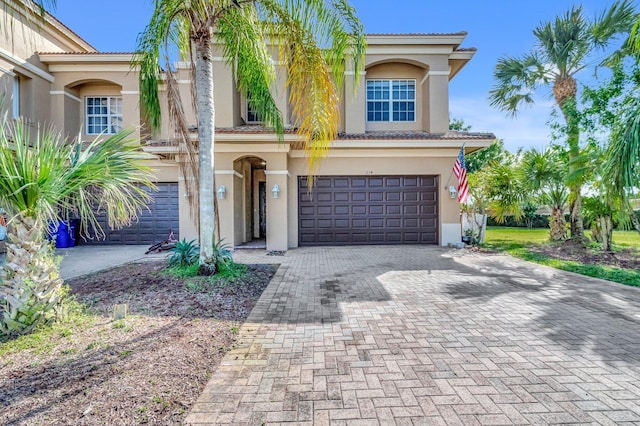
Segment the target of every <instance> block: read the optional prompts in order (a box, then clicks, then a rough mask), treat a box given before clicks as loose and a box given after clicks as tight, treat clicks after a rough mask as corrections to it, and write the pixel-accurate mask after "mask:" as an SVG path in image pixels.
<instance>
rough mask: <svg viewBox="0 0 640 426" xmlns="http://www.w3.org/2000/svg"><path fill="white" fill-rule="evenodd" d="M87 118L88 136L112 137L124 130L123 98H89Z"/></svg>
mask: <svg viewBox="0 0 640 426" xmlns="http://www.w3.org/2000/svg"><path fill="white" fill-rule="evenodd" d="M85 105H86V106H85V117H86V123H85V126H86V129H87V134H88V135H99V134H101V133H104V134H107V135H112V134H114V133H118V132H119V131H120V130H122V98H121V97H118V96H87V97H86V98H85Z"/></svg>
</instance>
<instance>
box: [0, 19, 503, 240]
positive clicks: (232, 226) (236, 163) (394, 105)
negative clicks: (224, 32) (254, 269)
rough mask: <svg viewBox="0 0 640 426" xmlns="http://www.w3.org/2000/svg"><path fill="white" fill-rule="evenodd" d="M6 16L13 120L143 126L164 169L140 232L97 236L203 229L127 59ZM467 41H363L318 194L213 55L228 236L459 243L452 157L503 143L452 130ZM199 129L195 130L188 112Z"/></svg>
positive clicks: (442, 37)
mask: <svg viewBox="0 0 640 426" xmlns="http://www.w3.org/2000/svg"><path fill="white" fill-rule="evenodd" d="M5 13H6V10H5V11H0V14H5ZM0 19H5V20H10V21H11V20H12V21H13V25H14V32H13V34H14V37H13V39H12V40H7V39H5V38H2V39H0V90H1V91H2V92H3V93H5V94H6V95H7V99H9V100H10V102H5V105H4V109H5V110H7V111H8V113H9V114H10V115H12V116H14V117H18V116H23V117H26V118H27V119H29V120H31V121H32V122H33V123H36V122H49V123H52V124H53V125H55V126H56V127H58V128H59V129H60V130H61V131H62V132H63V133H64V134H66V135H68V136H69V137H74V136H77V135H80V137H81V138H82V139H83V140H90V139H92V138H95V137H98V136H99V135H100V134H103V133H107V134H108V133H111V132H115V131H118V130H120V129H121V128H123V127H134V128H136V129H137V130H136V132H135V133H134V135H135V136H136V137H139V138H140V140H141V149H142V150H143V151H144V152H146V153H147V154H148V160H147V162H148V164H149V165H150V166H151V167H153V168H154V170H155V171H156V176H157V185H158V189H159V191H158V192H157V193H155V194H154V203H153V204H152V205H151V206H150V210H149V211H145V212H144V213H143V214H142V215H141V217H140V219H139V221H138V222H137V223H135V224H133V225H132V226H131V227H128V228H126V229H122V230H115V231H109V232H107V234H108V235H107V239H106V241H100V242H95V241H93V242H92V243H94V244H95V243H101V244H104V243H111V244H147V243H151V242H153V241H158V240H161V239H164V238H166V235H167V234H168V232H169V229H170V228H171V229H173V230H174V232H176V231H177V232H176V233H178V234H179V236H180V237H181V238H182V237H185V238H187V239H190V238H195V237H196V235H197V234H196V230H195V227H194V225H193V220H192V215H191V211H190V207H189V205H188V202H187V194H186V192H185V185H184V182H182V181H181V178H180V176H181V174H180V169H179V168H180V167H181V162H180V158H179V156H178V155H177V152H178V150H177V147H176V146H175V145H174V144H172V142H171V137H170V135H171V134H172V133H171V131H170V129H168V128H167V127H166V125H165V127H163V128H162V130H161V131H160V132H159V134H157V135H151V134H149V133H148V131H145V130H144V129H145V126H144V123H143V122H142V120H141V114H140V110H139V91H138V75H137V72H136V70H135V69H132V68H131V65H130V61H131V58H132V54H131V53H108V52H107V53H105V52H97V51H96V50H95V49H94V48H93V47H92V46H91V45H90V44H89V43H87V42H86V41H84V40H83V39H82V38H81V37H79V36H78V35H77V34H75V33H74V32H73V31H71V30H70V29H69V28H67V27H65V26H64V25H63V24H62V23H61V22H59V21H58V20H56V19H55V18H54V17H52V16H50V15H47V16H46V19H45V22H43V23H42V24H41V25H40V28H39V29H38V30H36V31H34V30H31V29H29V27H28V26H26V25H24V19H23V18H21V16H20V14H19V13H18V12H15V13H13V14H10V15H9V16H0ZM465 37H466V33H464V32H460V33H452V34H371V35H369V36H368V38H367V42H368V48H367V51H366V57H365V61H366V67H365V71H364V72H363V73H362V75H360V76H359V77H360V78H359V79H356V76H355V75H353V73H352V72H351V73H349V72H347V75H346V76H345V81H346V84H345V88H344V93H343V96H342V98H343V100H342V106H341V119H340V123H339V129H340V133H339V137H338V139H337V140H336V141H334V142H333V145H332V147H331V149H330V151H329V155H328V157H327V158H326V159H324V160H323V161H322V162H321V164H320V167H319V169H318V170H317V172H316V176H317V180H316V182H315V184H314V186H313V190H312V191H311V192H309V190H308V188H307V175H308V169H307V161H306V158H305V155H306V154H305V152H304V150H301V149H299V146H298V144H297V143H296V142H297V140H296V136H295V135H294V134H293V133H287V134H285V137H284V142H279V141H278V139H277V137H276V136H275V135H274V134H273V133H272V132H270V131H268V130H266V129H265V128H263V127H262V126H261V124H260V122H259V117H258V116H257V115H256V114H255V113H254V112H253V111H251V110H250V109H249V108H248V106H247V102H246V99H244V98H243V97H242V96H241V95H240V94H239V92H238V91H237V90H236V87H235V85H234V82H233V78H232V74H231V71H230V69H229V68H228V67H227V66H226V65H225V63H224V61H223V60H222V58H218V57H215V58H214V75H215V79H216V84H215V93H214V96H215V109H216V143H215V170H216V190H217V194H218V205H219V217H220V227H221V236H222V237H223V238H224V240H225V242H227V243H229V244H232V245H234V246H240V245H243V244H246V243H251V242H254V244H255V242H256V241H258V242H259V243H258V245H260V244H262V245H263V246H264V247H265V248H267V249H269V250H286V249H288V248H292V247H298V246H305V245H344V244H354V245H355V244H436V245H437V244H440V245H446V244H447V243H449V242H457V241H460V236H461V225H460V213H459V210H460V208H459V204H458V202H457V199H455V198H451V196H450V191H449V186H451V185H454V186H455V185H456V182H455V177H452V176H451V170H452V166H453V164H454V161H455V158H456V156H457V154H458V152H459V150H460V147H461V146H462V145H463V144H464V146H465V150H466V152H467V153H470V152H473V151H476V150H478V149H481V148H483V147H486V146H488V145H489V144H491V142H492V141H493V140H494V138H495V137H494V136H493V135H492V134H487V133H465V132H455V131H449V130H448V126H449V82H450V81H451V80H452V79H453V78H454V77H455V76H456V75H457V74H458V73H459V72H461V71H462V69H463V68H464V66H465V64H466V63H467V62H468V61H470V60H471V58H472V57H473V55H474V53H475V49H463V48H460V45H461V44H462V42H463V41H464V39H465ZM217 48H218V50H219V46H217ZM188 66H189V65H188V64H178V73H179V78H178V81H179V83H181V89H182V91H183V94H182V96H183V99H189V96H190V93H189V90H190V87H189V86H190V81H189V78H190V72H189V69H188ZM278 72H280V73H286V69H283V67H280V68H279V69H278ZM278 81H280V82H281V81H283V79H282V78H280V79H278ZM356 81H358V83H357V84H358V87H354V84H356V83H355V82H356ZM354 89H356V90H355V92H354ZM354 93H355V95H354ZM274 94H275V96H276V97H277V102H278V105H279V106H280V109H281V111H282V112H283V115H284V117H285V122H287V124H288V123H289V122H290V117H291V108H290V106H289V105H288V103H287V99H286V96H285V90H283V87H275V88H274ZM186 103H189V102H186ZM186 108H187V110H188V109H189V106H188V105H186ZM166 121H167V120H165V122H166ZM190 124H192V125H193V126H194V127H195V125H196V118H195V114H193V112H192V111H191V112H190ZM141 129H143V130H141ZM195 135H196V133H195V132H194V136H195Z"/></svg>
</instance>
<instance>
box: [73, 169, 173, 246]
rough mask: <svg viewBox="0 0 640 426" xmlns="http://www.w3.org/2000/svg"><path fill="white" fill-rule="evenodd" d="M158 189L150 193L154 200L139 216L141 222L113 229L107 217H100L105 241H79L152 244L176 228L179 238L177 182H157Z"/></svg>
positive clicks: (81, 242)
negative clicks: (110, 227) (108, 223)
mask: <svg viewBox="0 0 640 426" xmlns="http://www.w3.org/2000/svg"><path fill="white" fill-rule="evenodd" d="M156 186H157V188H158V191H157V192H151V195H152V197H153V200H152V201H151V203H150V204H149V206H148V207H149V210H147V209H144V210H143V211H142V213H140V214H139V215H138V221H137V222H134V223H132V224H131V226H128V227H126V228H122V229H116V230H111V229H109V226H108V225H107V218H106V216H102V217H100V219H99V220H100V225H101V226H102V229H103V230H104V232H105V234H106V239H104V240H95V239H93V240H88V241H83V240H82V239H80V241H79V243H80V244H151V243H154V242H158V241H164V240H166V239H167V237H168V236H169V230H170V229H173V233H174V236H175V237H176V238H178V227H179V226H180V223H179V207H178V199H179V198H178V184H177V183H174V182H171V183H166V182H162V183H156Z"/></svg>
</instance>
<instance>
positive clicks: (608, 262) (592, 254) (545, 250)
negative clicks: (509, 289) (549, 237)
mask: <svg viewBox="0 0 640 426" xmlns="http://www.w3.org/2000/svg"><path fill="white" fill-rule="evenodd" d="M529 250H530V251H531V252H534V253H540V254H544V255H546V256H549V257H551V258H553V259H559V260H573V261H576V262H581V263H584V264H587V265H603V266H612V267H616V268H623V269H635V270H638V269H640V252H638V250H634V249H629V248H625V249H620V250H616V251H615V252H603V251H602V250H600V249H591V248H588V247H587V248H585V247H582V246H580V245H578V244H575V243H574V242H572V241H571V240H568V241H564V242H562V243H559V244H541V245H535V246H531V247H529Z"/></svg>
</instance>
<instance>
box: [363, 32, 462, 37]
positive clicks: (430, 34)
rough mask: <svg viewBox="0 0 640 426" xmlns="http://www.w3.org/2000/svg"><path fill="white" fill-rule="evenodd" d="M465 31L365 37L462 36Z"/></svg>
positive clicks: (371, 34) (376, 34)
mask: <svg viewBox="0 0 640 426" xmlns="http://www.w3.org/2000/svg"><path fill="white" fill-rule="evenodd" d="M467 34H468V33H467V32H466V31H458V32H455V33H369V34H366V36H367V37H429V36H463V35H467Z"/></svg>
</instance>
